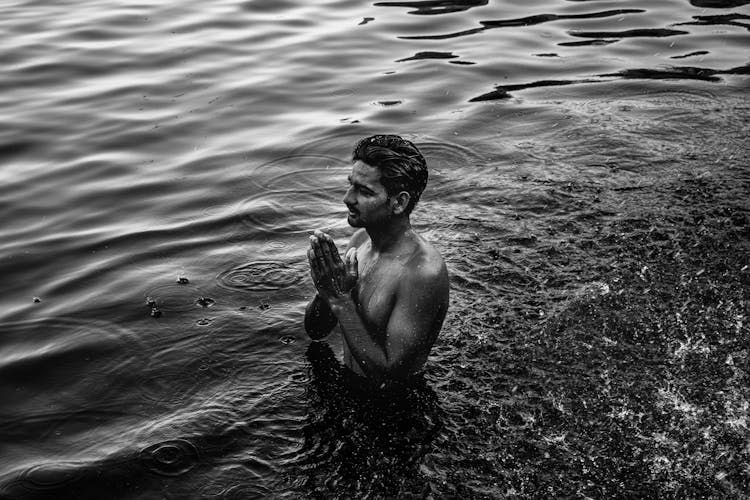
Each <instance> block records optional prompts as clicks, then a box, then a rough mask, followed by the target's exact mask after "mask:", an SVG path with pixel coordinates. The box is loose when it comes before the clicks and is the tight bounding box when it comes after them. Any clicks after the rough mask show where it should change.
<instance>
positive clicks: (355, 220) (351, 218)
mask: <svg viewBox="0 0 750 500" xmlns="http://www.w3.org/2000/svg"><path fill="white" fill-rule="evenodd" d="M346 221H347V222H348V223H349V225H350V226H352V227H362V226H363V224H362V221H360V220H359V217H357V216H356V215H352V214H349V215H348V216H347V218H346Z"/></svg>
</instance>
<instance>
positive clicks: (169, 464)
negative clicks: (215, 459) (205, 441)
mask: <svg viewBox="0 0 750 500" xmlns="http://www.w3.org/2000/svg"><path fill="white" fill-rule="evenodd" d="M138 457H139V459H140V461H141V463H142V464H143V465H144V467H146V469H148V470H149V471H151V472H154V473H156V474H160V475H163V476H179V475H182V474H184V473H186V472H188V471H189V470H190V469H192V468H193V467H195V465H196V464H197V463H198V450H197V448H196V447H195V445H193V443H191V442H190V441H187V440H185V439H173V440H170V441H164V442H161V443H157V444H154V445H151V446H149V447H147V448H144V449H143V450H141V452H140V453H139V454H138Z"/></svg>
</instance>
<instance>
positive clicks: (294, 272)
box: [217, 261, 303, 292]
mask: <svg viewBox="0 0 750 500" xmlns="http://www.w3.org/2000/svg"><path fill="white" fill-rule="evenodd" d="M302 277H303V272H302V271H301V270H300V269H299V268H297V267H294V266H291V265H288V264H285V263H283V262H277V261H257V262H250V263H248V264H244V265H242V266H239V267H235V268H234V269H230V270H228V271H224V272H223V273H221V274H220V275H219V276H218V278H217V279H218V282H219V285H221V286H223V287H225V288H230V289H233V290H250V291H263V292H265V291H270V290H280V289H283V288H288V287H290V286H294V285H296V284H297V283H299V282H300V281H301V280H302Z"/></svg>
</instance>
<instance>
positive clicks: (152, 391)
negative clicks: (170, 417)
mask: <svg viewBox="0 0 750 500" xmlns="http://www.w3.org/2000/svg"><path fill="white" fill-rule="evenodd" d="M199 388H200V379H199V377H198V375H197V373H196V372H195V371H194V370H192V369H179V368H178V369H159V370H155V371H154V372H152V373H148V374H146V375H144V376H143V377H141V378H140V379H139V380H138V381H137V382H136V384H135V386H134V387H133V391H135V392H136V393H137V394H138V395H139V396H140V397H141V398H142V399H144V400H145V401H147V402H151V403H156V404H158V405H160V406H161V405H167V406H172V405H176V404H180V403H185V401H186V400H187V399H190V397H192V396H193V395H194V394H195V393H196V392H198V390H199Z"/></svg>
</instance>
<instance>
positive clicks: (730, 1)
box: [690, 0, 750, 9]
mask: <svg viewBox="0 0 750 500" xmlns="http://www.w3.org/2000/svg"><path fill="white" fill-rule="evenodd" d="M749 3H750V0H690V4H691V5H694V6H696V7H701V8H704V9H732V8H734V7H742V6H743V5H747V4H749Z"/></svg>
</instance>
